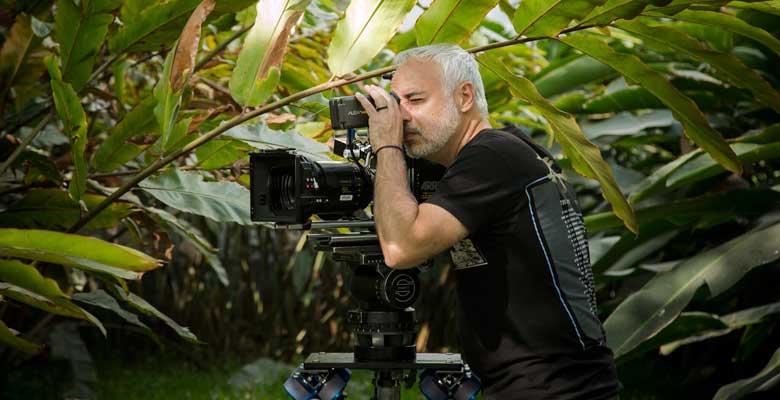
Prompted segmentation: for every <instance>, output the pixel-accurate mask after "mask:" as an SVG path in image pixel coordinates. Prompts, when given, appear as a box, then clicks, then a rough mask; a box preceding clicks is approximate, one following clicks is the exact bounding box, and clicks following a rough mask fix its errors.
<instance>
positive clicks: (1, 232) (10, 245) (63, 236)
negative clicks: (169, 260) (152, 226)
mask: <svg viewBox="0 0 780 400" xmlns="http://www.w3.org/2000/svg"><path fill="white" fill-rule="evenodd" d="M0 256H5V257H19V258H26V259H30V260H38V261H45V262H49V263H52V264H62V265H67V266H69V267H75V268H80V269H84V270H88V271H95V272H99V273H107V274H109V275H112V276H116V277H119V278H125V279H139V278H140V277H141V275H142V274H143V273H144V272H146V271H149V270H152V269H154V268H157V267H159V266H160V263H159V262H158V261H157V260H155V259H154V258H152V257H149V256H147V255H146V254H144V253H141V252H140V251H138V250H135V249H131V248H129V247H125V246H121V245H118V244H114V243H109V242H106V241H103V240H100V239H97V238H93V237H88V236H80V235H73V234H69V233H61V232H53V231H45V230H38V229H12V228H0Z"/></svg>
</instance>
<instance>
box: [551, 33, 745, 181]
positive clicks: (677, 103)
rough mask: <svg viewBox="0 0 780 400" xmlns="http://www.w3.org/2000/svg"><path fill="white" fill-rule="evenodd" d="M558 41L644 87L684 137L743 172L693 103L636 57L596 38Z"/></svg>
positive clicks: (573, 38)
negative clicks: (678, 125)
mask: <svg viewBox="0 0 780 400" xmlns="http://www.w3.org/2000/svg"><path fill="white" fill-rule="evenodd" d="M560 40H561V41H562V42H563V43H565V44H567V45H569V46H571V47H574V48H576V49H577V50H580V51H582V52H583V53H585V54H587V55H589V56H591V57H593V58H596V59H597V60H599V61H601V62H603V63H605V64H607V65H609V66H611V67H612V68H614V69H616V70H618V71H620V72H621V73H622V74H623V75H625V76H626V77H627V78H629V79H631V80H632V81H634V82H636V83H638V84H639V85H641V86H642V87H645V88H647V90H649V91H650V92H651V93H653V94H654V95H655V96H656V97H658V99H659V100H661V101H662V102H664V104H666V106H667V107H669V109H671V110H672V112H673V113H674V116H675V119H676V120H678V121H680V123H682V125H683V127H684V129H685V133H686V135H688V137H690V138H691V140H693V141H694V142H696V143H697V144H698V145H699V146H701V147H702V148H704V149H705V150H706V151H707V152H709V153H710V154H712V155H713V157H714V158H715V159H716V160H717V161H718V162H719V163H720V164H722V165H723V166H724V167H726V168H727V169H728V170H730V171H732V172H735V173H741V172H742V165H741V164H740V162H739V160H738V159H737V156H736V155H735V154H734V152H733V151H732V150H731V148H730V147H729V146H728V145H727V144H726V141H725V140H723V137H722V136H721V135H720V133H718V132H717V131H716V130H714V129H712V127H711V126H710V125H709V123H708V122H707V119H706V118H705V117H704V115H703V114H702V112H701V111H700V110H699V108H698V107H697V106H696V103H694V102H693V101H692V100H691V99H689V98H687V97H685V96H684V95H683V94H682V93H680V91H679V90H677V89H676V88H675V87H674V86H672V85H671V84H670V83H669V81H668V80H667V79H666V78H665V77H664V76H663V75H661V74H659V73H658V72H655V71H653V70H652V69H651V68H650V67H649V66H647V65H646V64H645V63H643V62H642V61H641V60H639V58H637V57H636V56H632V55H628V54H622V53H618V52H616V51H614V50H613V49H612V48H610V47H609V46H608V45H607V44H606V43H605V42H603V41H602V40H600V39H597V38H595V37H590V36H588V35H582V34H572V35H567V36H566V37H563V38H560Z"/></svg>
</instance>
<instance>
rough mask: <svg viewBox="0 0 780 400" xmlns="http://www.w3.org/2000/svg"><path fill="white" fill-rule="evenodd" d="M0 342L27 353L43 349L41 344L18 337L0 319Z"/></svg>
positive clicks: (35, 352) (38, 351) (34, 352)
mask: <svg viewBox="0 0 780 400" xmlns="http://www.w3.org/2000/svg"><path fill="white" fill-rule="evenodd" d="M0 342H2V343H4V344H5V345H7V346H10V347H13V348H14V349H17V350H19V351H23V352H25V353H27V354H38V353H40V352H41V350H43V346H41V345H39V344H37V343H33V342H30V341H29V340H24V339H22V338H20V337H18V336H17V335H16V333H14V332H13V331H11V329H9V328H8V327H7V326H6V325H5V323H4V322H3V321H0Z"/></svg>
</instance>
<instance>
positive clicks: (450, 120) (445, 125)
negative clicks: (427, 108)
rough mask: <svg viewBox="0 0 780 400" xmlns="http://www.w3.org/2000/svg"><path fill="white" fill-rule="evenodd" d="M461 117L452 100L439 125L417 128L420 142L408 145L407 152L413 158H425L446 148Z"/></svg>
mask: <svg viewBox="0 0 780 400" xmlns="http://www.w3.org/2000/svg"><path fill="white" fill-rule="evenodd" d="M459 117H460V115H459V113H458V109H457V108H456V107H455V102H453V101H450V102H449V104H448V105H447V108H446V110H445V112H444V115H443V116H442V117H441V118H440V119H439V121H440V122H439V124H438V125H437V126H435V127H434V128H432V129H430V130H421V129H419V128H418V129H416V130H417V131H418V132H419V133H420V135H419V136H418V137H417V139H418V142H417V143H415V144H414V145H412V146H409V145H407V146H406V154H408V155H409V157H412V158H425V157H427V156H430V155H431V154H433V153H435V152H437V151H439V150H441V149H442V148H444V146H445V145H446V144H447V142H449V140H450V138H452V135H454V134H455V130H456V129H457V128H458V123H459V119H460V118H459Z"/></svg>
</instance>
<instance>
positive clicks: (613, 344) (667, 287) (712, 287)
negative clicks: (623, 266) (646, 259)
mask: <svg viewBox="0 0 780 400" xmlns="http://www.w3.org/2000/svg"><path fill="white" fill-rule="evenodd" d="M778 241H780V224H776V225H773V226H771V227H769V228H766V229H763V230H759V231H753V232H750V233H747V234H744V235H742V236H739V237H737V238H735V239H732V240H730V241H728V242H726V243H724V244H722V245H720V246H718V247H715V248H713V249H710V250H708V251H705V252H703V253H700V254H698V255H696V256H694V257H692V258H690V259H688V260H685V261H683V262H682V263H680V264H679V265H677V266H676V267H675V268H674V269H673V270H671V271H669V272H665V273H661V274H658V275H657V276H656V277H655V278H653V279H652V280H651V281H650V282H648V283H647V284H646V285H645V286H644V287H643V288H642V289H640V290H639V291H638V292H636V293H634V294H632V295H631V296H629V297H628V298H627V299H626V300H624V301H623V302H622V303H621V304H620V305H619V306H618V307H617V308H616V309H615V311H614V312H613V313H612V314H611V315H610V316H609V318H607V320H606V322H605V323H604V328H605V329H606V331H607V340H608V342H609V347H610V348H611V349H612V350H613V351H614V352H615V357H616V358H617V357H620V356H622V355H624V354H626V353H627V352H629V351H630V350H632V349H633V348H635V347H636V346H638V345H639V344H640V343H642V342H643V341H645V340H647V339H649V338H651V337H653V336H654V335H655V334H657V333H658V332H660V331H661V330H662V329H663V328H664V327H665V326H667V325H668V324H669V323H671V322H672V321H673V320H674V319H675V318H677V316H678V315H679V314H680V312H682V310H683V309H684V308H685V306H686V305H687V304H688V302H689V301H690V300H691V299H692V298H693V295H694V293H695V292H696V291H697V290H698V289H699V288H700V287H701V286H702V285H705V284H706V285H707V287H708V289H709V294H710V296H712V297H714V296H717V295H719V294H720V293H723V292H724V291H725V290H727V289H728V288H730V287H731V286H732V285H733V284H734V283H736V282H737V281H738V280H739V279H740V278H742V276H744V275H745V274H746V273H747V272H748V271H750V270H751V269H753V268H755V267H758V266H760V265H764V264H766V263H769V262H771V261H774V260H776V259H777V258H778V257H780V252H778V251H777V243H778Z"/></svg>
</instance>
